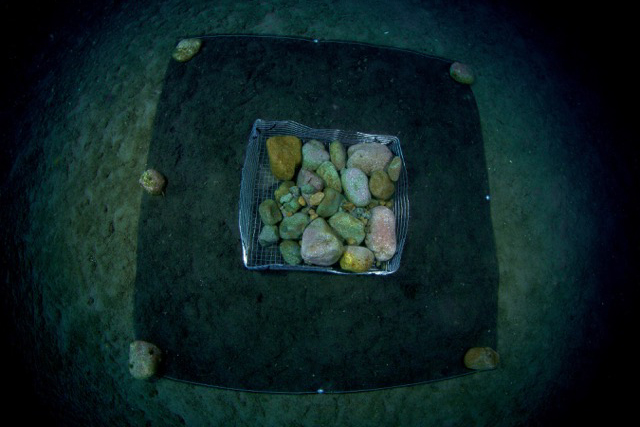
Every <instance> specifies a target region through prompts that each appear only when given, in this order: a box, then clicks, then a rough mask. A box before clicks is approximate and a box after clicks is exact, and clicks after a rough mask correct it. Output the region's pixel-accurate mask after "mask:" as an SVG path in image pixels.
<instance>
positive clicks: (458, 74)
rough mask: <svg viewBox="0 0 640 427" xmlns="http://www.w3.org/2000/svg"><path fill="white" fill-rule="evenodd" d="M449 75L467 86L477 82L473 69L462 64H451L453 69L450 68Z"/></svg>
mask: <svg viewBox="0 0 640 427" xmlns="http://www.w3.org/2000/svg"><path fill="white" fill-rule="evenodd" d="M449 75H450V76H451V77H452V78H453V80H455V81H457V82H458V83H462V84H465V85H470V84H472V83H473V82H474V80H475V77H474V75H473V70H472V69H471V67H470V66H469V65H467V64H463V63H462V62H454V63H453V64H451V67H449Z"/></svg>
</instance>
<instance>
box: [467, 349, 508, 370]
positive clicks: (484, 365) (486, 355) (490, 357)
mask: <svg viewBox="0 0 640 427" xmlns="http://www.w3.org/2000/svg"><path fill="white" fill-rule="evenodd" d="M498 363H500V356H499V355H498V353H497V352H496V351H495V350H494V349H492V348H491V347H473V348H470V349H469V350H467V352H466V354H465V355H464V366H466V367H467V368H469V369H475V370H478V371H486V370H489V369H495V368H497V367H498Z"/></svg>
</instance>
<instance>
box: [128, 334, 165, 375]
mask: <svg viewBox="0 0 640 427" xmlns="http://www.w3.org/2000/svg"><path fill="white" fill-rule="evenodd" d="M161 361H162V351H161V350H160V349H159V348H158V347H157V346H156V345H155V344H152V343H150V342H147V341H142V340H137V341H134V342H132V343H131V344H129V372H130V373H131V375H132V376H133V377H134V378H136V379H140V380H147V379H149V378H151V377H153V376H155V375H157V373H158V369H159V367H160V362H161Z"/></svg>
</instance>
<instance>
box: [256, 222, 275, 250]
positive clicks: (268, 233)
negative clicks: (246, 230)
mask: <svg viewBox="0 0 640 427" xmlns="http://www.w3.org/2000/svg"><path fill="white" fill-rule="evenodd" d="M278 239H279V236H278V227H276V226H275V225H264V226H263V227H262V230H261V231H260V235H259V236H258V243H260V246H262V247H267V246H271V245H275V244H276V243H278Z"/></svg>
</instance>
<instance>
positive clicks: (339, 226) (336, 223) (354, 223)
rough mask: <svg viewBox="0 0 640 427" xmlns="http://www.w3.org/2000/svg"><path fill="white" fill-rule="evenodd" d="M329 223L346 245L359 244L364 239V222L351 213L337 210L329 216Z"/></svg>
mask: <svg viewBox="0 0 640 427" xmlns="http://www.w3.org/2000/svg"><path fill="white" fill-rule="evenodd" d="M329 225H330V226H331V228H333V229H334V230H335V231H336V233H338V235H339V236H340V237H342V238H343V239H344V240H345V241H346V242H347V244H348V245H359V244H360V243H362V241H363V240H364V237H365V233H364V224H363V223H362V221H360V220H359V219H356V218H355V217H354V216H353V215H350V214H348V213H346V212H338V213H336V214H335V215H333V216H332V217H331V218H329Z"/></svg>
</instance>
